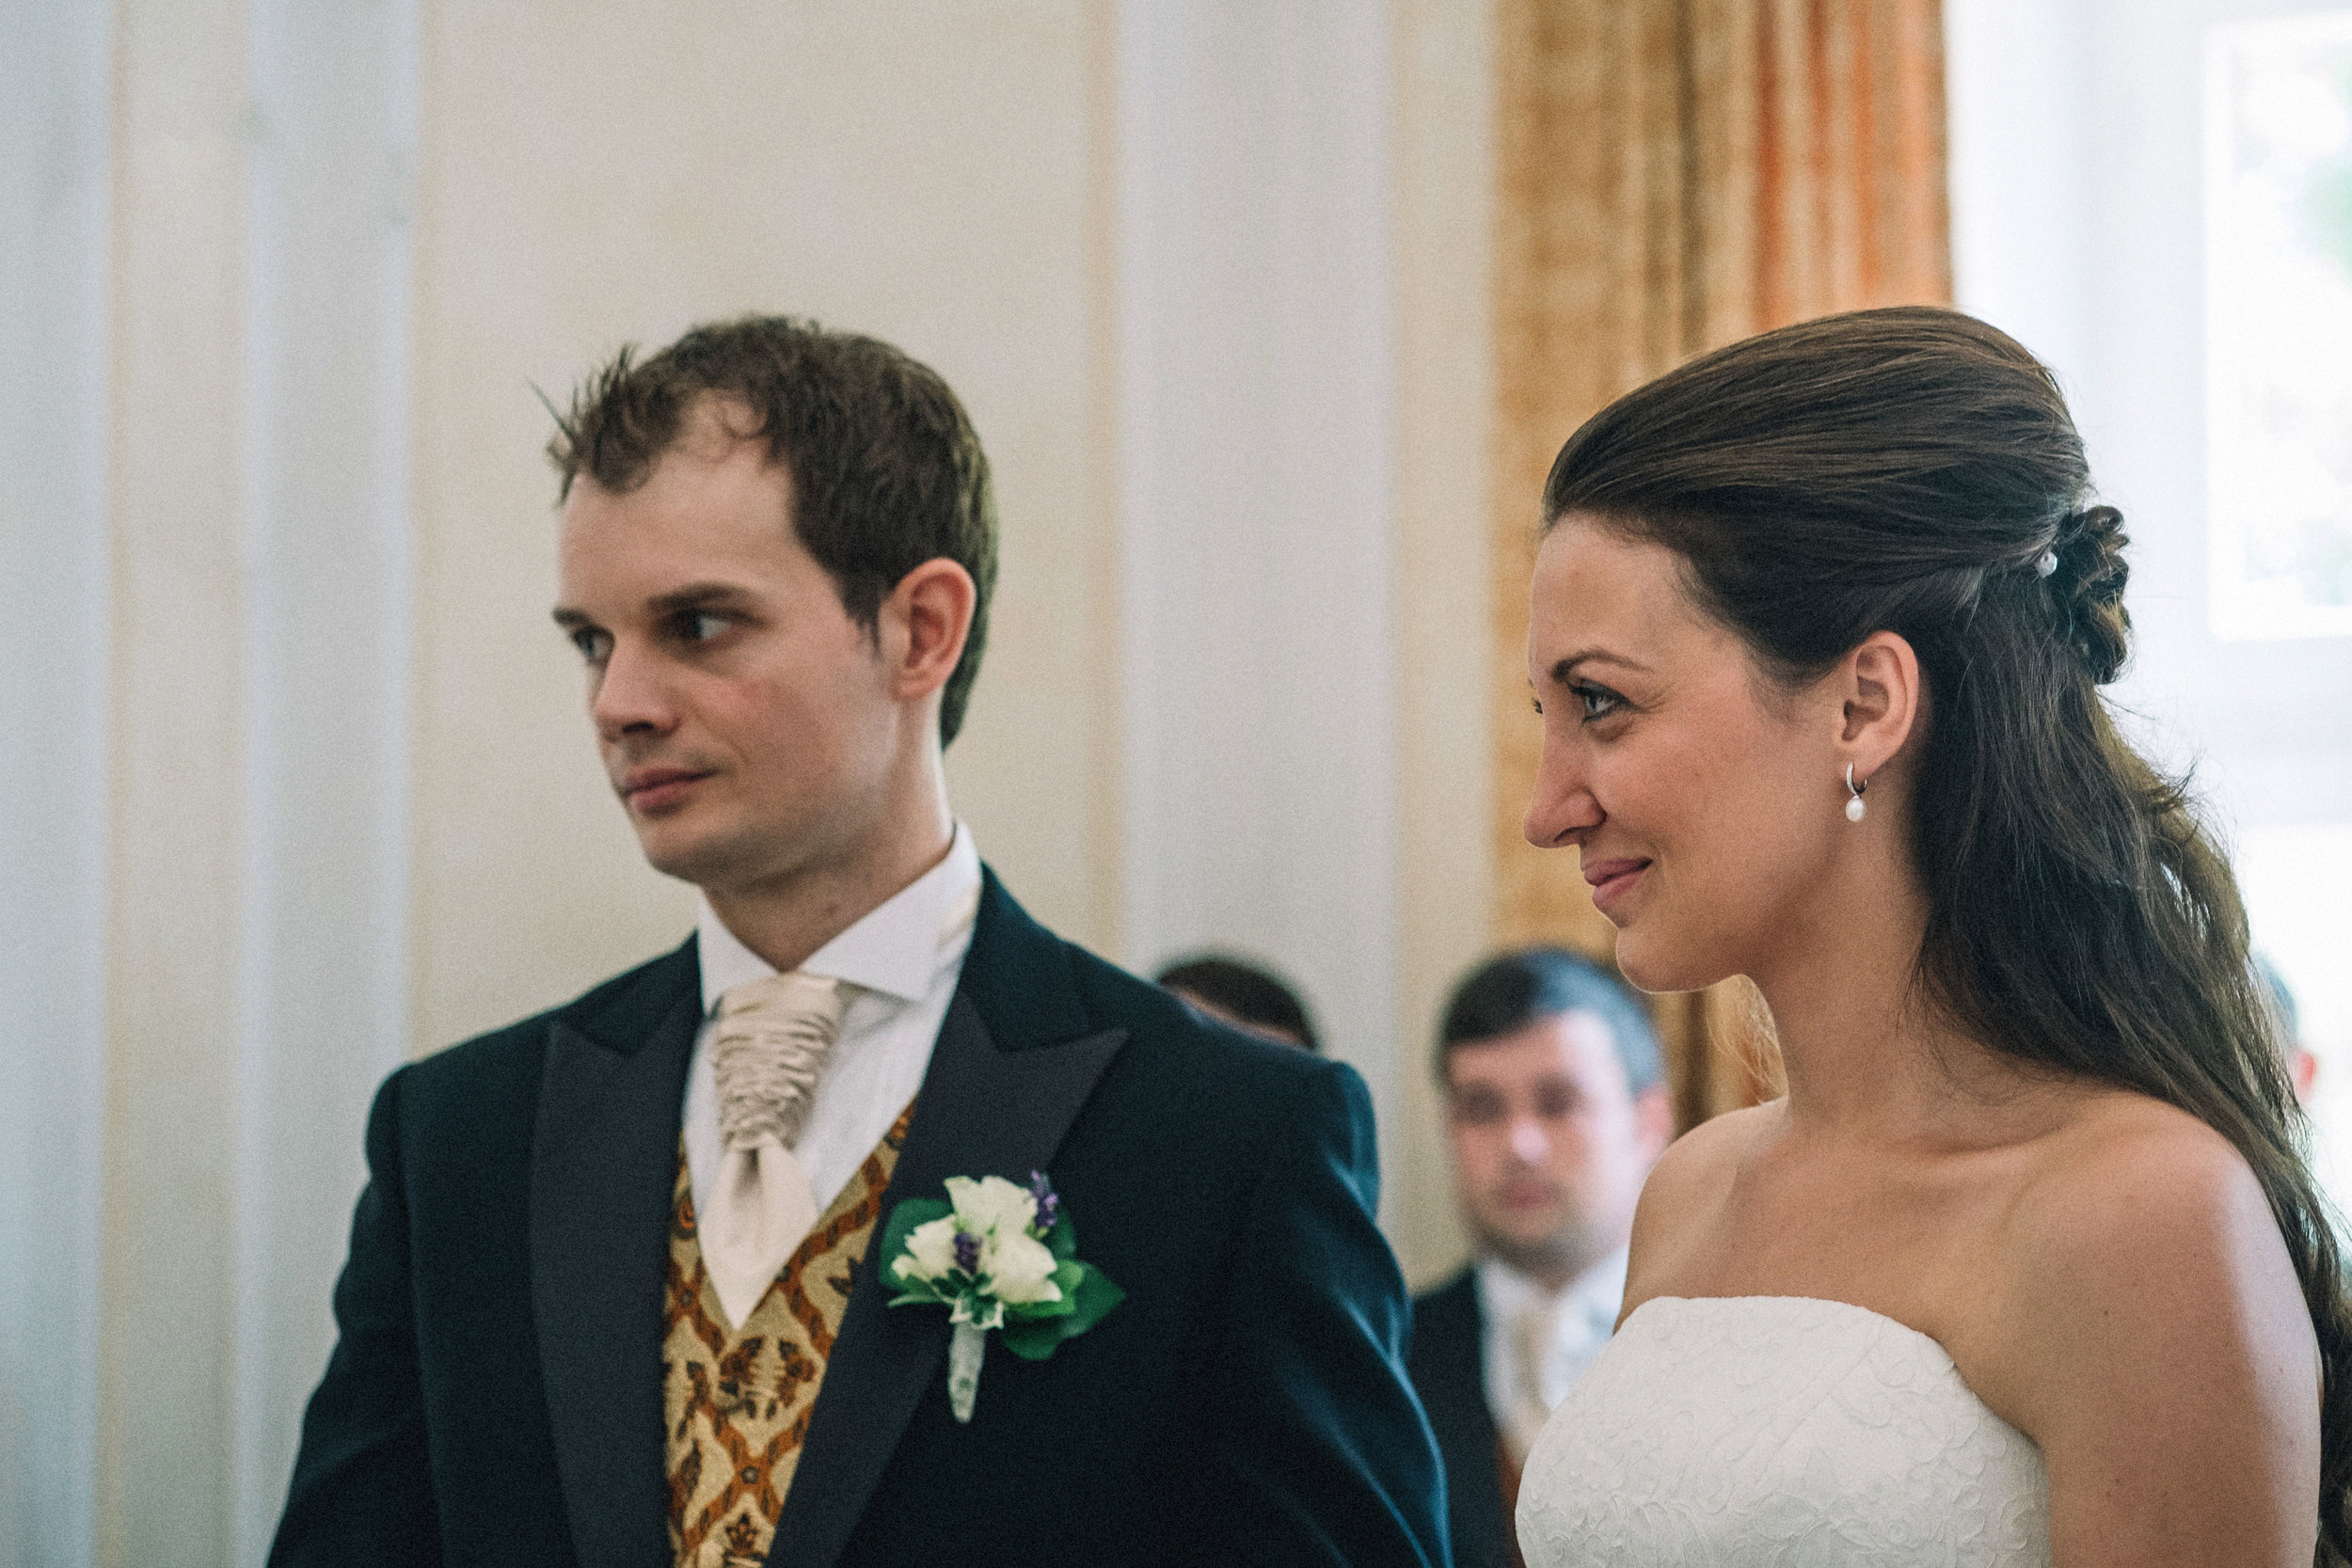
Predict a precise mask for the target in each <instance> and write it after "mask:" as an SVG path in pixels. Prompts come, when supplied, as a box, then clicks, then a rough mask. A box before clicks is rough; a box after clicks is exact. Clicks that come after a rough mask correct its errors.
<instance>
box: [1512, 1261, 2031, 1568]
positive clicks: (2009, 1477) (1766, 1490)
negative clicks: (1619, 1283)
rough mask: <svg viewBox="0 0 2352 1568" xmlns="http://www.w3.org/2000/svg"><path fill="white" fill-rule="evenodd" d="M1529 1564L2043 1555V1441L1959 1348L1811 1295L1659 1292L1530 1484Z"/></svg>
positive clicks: (2022, 1559)
mask: <svg viewBox="0 0 2352 1568" xmlns="http://www.w3.org/2000/svg"><path fill="white" fill-rule="evenodd" d="M1518 1530H1519V1545H1520V1549H1521V1551H1522V1552H1523V1553H1524V1555H1525V1557H1526V1559H1527V1563H1528V1568H1584V1565H1586V1564H1594V1565H1598V1564H1603V1563H1605V1564H1609V1565H1610V1568H1665V1565H1668V1564H1674V1565H1677V1568H1680V1565H1691V1568H1698V1565H1701V1564H1704V1565H1706V1568H1845V1565H1847V1564H1852V1565H1855V1568H1860V1565H1861V1564H1865V1563H1867V1564H1871V1565H1873V1568H1887V1565H1890V1564H1902V1565H1913V1564H1916V1565H1920V1568H1927V1565H1933V1568H1979V1565H1984V1568H1991V1565H1993V1564H2000V1565H2001V1568H2010V1565H2018V1564H2022V1565H2030V1568H2047V1564H2048V1563H2049V1561H2050V1502H2049V1485H2048V1481H2047V1480H2046V1478H2045V1477H2044V1475H2043V1472H2042V1451H2041V1450H2040V1449H2037V1448H2035V1447H2034V1445H2033V1443H2032V1442H2031V1441H2030V1440H2029V1439H2027V1438H2026V1436H2025V1434H2024V1433H2020V1432H2019V1431H2018V1430H2017V1429H2016V1428H2015V1427H2012V1426H2010V1424H2009V1423H2008V1422H2006V1421H2004V1420H2002V1419H2001V1418H1999V1417H1997V1416H1995V1415H1994V1414H1993V1412H1992V1411H1990V1410H1988V1409H1986V1408H1985V1406H1984V1403H1983V1402H1982V1401H1980V1400H1979V1399H1978V1398H1977V1396H1976V1395H1975V1394H1974V1393H1972V1392H1970V1390H1969V1387H1968V1386H1967V1385H1966V1384H1965V1383H1963V1382H1962V1381H1961V1378H1960V1373H1959V1371H1958V1370H1956V1369H1955V1368H1954V1367H1953V1365H1952V1358H1951V1357H1950V1356H1948V1355H1947V1354H1945V1353H1944V1347H1943V1346H1941V1345H1939V1344H1937V1343H1936V1342H1935V1341H1934V1340H1933V1339H1931V1338H1928V1337H1927V1336H1926V1335H1924V1334H1920V1333H1918V1332H1916V1331H1915V1330H1913V1329H1909V1328H1906V1327H1904V1326H1903V1325H1902V1324H1901V1323H1897V1322H1895V1321H1894V1320H1893V1319H1891V1318H1884V1317H1881V1316H1880V1315H1879V1314H1878V1313H1876V1312H1872V1311H1869V1310H1867V1308H1864V1307H1853V1306H1850V1305H1848V1304H1847V1303H1844V1302H1836V1301H1815V1300H1812V1299H1810V1298H1808V1297H1803V1296H1733V1297H1727V1298H1709V1299H1705V1300H1689V1299H1685V1298H1681V1297H1676V1296H1662V1297H1659V1298H1657V1299H1654V1300H1651V1301H1646V1302H1644V1303H1643V1304H1642V1306H1641V1307H1639V1308H1637V1309H1636V1310H1635V1311H1634V1313H1633V1315H1632V1316H1631V1317H1629V1318H1628V1319H1627V1320H1626V1321H1625V1323H1624V1325H1623V1326H1622V1327H1620V1328H1619V1329H1618V1331H1617V1335H1616V1338H1613V1339H1612V1340H1611V1341H1610V1342H1609V1346H1608V1348H1607V1349H1606V1350H1604V1351H1602V1352H1601V1354H1600V1356H1599V1358H1598V1359H1597V1360H1596V1361H1595V1362H1594V1363H1593V1365H1592V1366H1591V1368H1590V1369H1589V1370H1586V1372H1585V1373H1584V1376H1583V1378H1582V1379H1581V1381H1580V1382H1579V1383H1578V1384H1577V1386H1576V1387H1575V1388H1574V1389H1573V1390H1572V1391H1571V1392H1570V1393H1569V1395H1568V1398H1567V1401H1566V1402H1565V1403H1564V1404H1562V1405H1561V1406H1560V1408H1559V1409H1558V1410H1557V1411H1555V1412H1553V1414H1552V1418H1551V1420H1550V1421H1549V1423H1548V1424H1547V1425H1546V1426H1545V1428H1544V1432H1543V1435H1542V1437H1540V1438H1539V1439H1537V1441H1536V1444H1535V1448H1534V1451H1533V1452H1532V1453H1530V1454H1529V1455H1528V1459H1527V1467H1526V1470H1525V1473H1524V1475H1523V1476H1522V1478H1521V1481H1520V1485H1519V1506H1518Z"/></svg>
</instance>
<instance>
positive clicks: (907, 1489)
mask: <svg viewBox="0 0 2352 1568" xmlns="http://www.w3.org/2000/svg"><path fill="white" fill-rule="evenodd" d="M701 1013H702V1006H701V989H700V976H699V972H698V969H697V965H696V959H695V953H694V945H693V943H692V942H688V943H687V944H686V945H685V946H684V947H681V948H679V949H678V950H677V951H676V952H674V953H672V954H670V955H669V956H667V957H666V958H658V959H656V960H655V961H653V962H652V963H650V964H647V965H645V966H644V967H643V968H641V969H638V970H634V971H632V972H630V973H629V974H624V975H622V976H620V977H619V978H618V979H615V980H612V981H611V982H609V983H607V984H605V985H603V986H601V987H599V988H597V989H596V990H593V991H590V992H589V993H588V994H587V995H585V996H583V997H581V998H580V999H579V1000H578V1001H576V1002H574V1003H571V1004H570V1005H569V1006H564V1007H560V1008H557V1009H556V1010H555V1011H553V1012H551V1013H547V1014H543V1015H541V1016H540V1017H537V1018H533V1019H530V1020H527V1021H525V1022H521V1023H518V1024H516V1025H514V1026H513V1027H511V1028H508V1029H503V1030H501V1031H499V1032H498V1033H495V1034H491V1035H485V1036H484V1037H481V1038H479V1039H475V1040H471V1041H469V1042H468V1043H466V1044H464V1045H461V1046H458V1047H456V1048H454V1049H453V1050H450V1051H447V1052H444V1053H441V1054H439V1055H437V1056H434V1057H431V1058H428V1059H427V1060H424V1061H421V1062H417V1063H414V1064H412V1065H410V1066H408V1067H405V1068H403V1069H401V1070H399V1071H398V1072H395V1073H394V1074H393V1075H392V1076H391V1078H390V1079H389V1080H388V1081H387V1082H386V1084H385V1085H384V1087H383V1089H382V1090H381V1091H380V1092H379V1093H378V1095H377V1097H376V1101H375V1107H374V1110H373V1113H372V1114H371V1116H370V1117H369V1122H368V1133H367V1151H368V1164H369V1171H370V1180H369V1183H368V1187H367V1190H366V1191H365V1192H364V1193H363V1194H362V1195H361V1196H360V1199H359V1204H358V1212H357V1215H356V1217H355V1218H354V1220H353V1224H352V1239H351V1254H350V1259H349V1261H348V1262H347V1263H346V1264H345V1266H344V1269H343V1273H342V1278H341V1279H340V1281H339V1282H338V1283H337V1285H336V1289H335V1315H336V1321H337V1323H338V1324H339V1326H340V1329H341V1338H340V1340H339V1342H338V1343H337V1345H336V1348H335V1353H334V1355H333V1358H332V1359H331V1360H330V1361H329V1363H328V1365H327V1369H326V1378H325V1380H324V1381H323V1382H322V1383H321V1384H320V1386H319V1388H318V1391H317V1393H316V1394H315V1395H313V1396H312V1398H311V1401H310V1410H309V1413H308V1415H307V1417H306V1418H305V1419H304V1422H303V1433H302V1449H301V1453H300V1456H299V1458H298V1459H297V1460H296V1461H295V1465H294V1482H293V1487H292V1491H291V1495H290V1496H289V1497H288V1500H287V1504H286V1512H285V1515H284V1517H283V1519H282V1521H281V1522H280V1524H279V1528H278V1539H277V1543H276V1544H275V1546H274V1547H273V1549H272V1552H271V1557H270V1560H271V1562H272V1563H273V1564H286V1565H289V1568H292V1565H310V1564H316V1565H321V1568H326V1565H330V1564H331V1565H333V1568H371V1565H376V1564H385V1565H389V1564H396V1563H397V1564H411V1563H414V1564H452V1565H455V1564H463V1563H480V1564H485V1565H487V1564H498V1565H500V1568H524V1565H537V1564H547V1565H549V1568H554V1565H567V1568H568V1565H575V1564H576V1565H578V1568H666V1565H667V1564H668V1562H669V1556H670V1553H669V1544H668V1535H667V1525H666V1509H667V1502H666V1497H665V1492H664V1486H663V1479H662V1462H663V1453H664V1445H663V1433H662V1409H661V1394H662V1387H661V1384H662V1368H661V1305H662V1299H661V1298H662V1265H663V1262H664V1259H665V1258H666V1256H667V1245H668V1242H667V1222H668V1217H669V1207H670V1201H671V1194H672V1188H673V1183H674V1181H675V1176H676V1170H677V1159H678V1115H679V1107H680V1103H681V1100H682V1096H683V1094H684V1088H685V1081H686V1064H687V1059H688V1056H689V1053H690V1052H691V1047H692V1043H693V1038H694V1034H695V1030H696V1027H697V1024H698V1022H699V1021H700V1018H701ZM1033 1168H1037V1169H1043V1170H1046V1171H1048V1172H1049V1173H1050V1174H1051V1176H1052V1179H1053V1182H1054V1185H1055V1187H1056V1189H1057V1191H1058V1192H1059V1193H1060V1194H1061V1196H1062V1198H1063V1201H1064V1204H1065V1211H1064V1212H1066V1213H1068V1214H1069V1215H1070V1217H1071V1219H1072V1221H1073V1224H1074V1226H1075V1227H1076V1235H1077V1242H1078V1250H1079V1256H1080V1257H1082V1258H1084V1259H1086V1260H1087V1261H1089V1262H1091V1263H1093V1264H1095V1265H1097V1266H1098V1267H1100V1268H1101V1269H1103V1270H1104V1273H1106V1274H1107V1275H1110V1277H1111V1278H1112V1279H1113V1280H1115V1281H1116V1282H1117V1283H1119V1284H1120V1286H1122V1287H1123V1288H1124V1289H1125V1290H1126V1292H1127V1299H1126V1300H1125V1301H1124V1302H1122V1303H1121V1304H1120V1306H1119V1307H1117V1308H1116V1309H1115V1310H1113V1311H1112V1312H1111V1313H1110V1314H1109V1315H1108V1316H1107V1317H1105V1318H1104V1320H1103V1321H1102V1322H1101V1323H1098V1324H1097V1325H1096V1326H1095V1327H1094V1328H1093V1329H1092V1330H1091V1331H1089V1333H1087V1334H1084V1335H1082V1336H1080V1337H1078V1338H1073V1339H1070V1340H1067V1341H1065V1342H1063V1344H1062V1345H1061V1346H1060V1347H1059V1348H1058V1349H1057V1351H1056V1352H1055V1354H1054V1355H1053V1356H1052V1358H1051V1359H1050V1360H1046V1361H1042V1362H1027V1361H1023V1360H1021V1359H1019V1358H1017V1357H1015V1356H1013V1355H1010V1354H1007V1353H1005V1352H1004V1351H1003V1350H1002V1349H1001V1347H993V1346H992V1347H991V1350H990V1354H989V1355H988V1358H987V1363H986V1368H985V1370H984V1371H983V1373H982V1375H981V1379H980V1393H979V1402H978V1407H977V1412H976V1414H975V1416H974V1418H973V1420H972V1422H971V1424H970V1425H969V1426H960V1425H958V1424H957V1423H956V1422H955V1420H954V1419H953V1418H951V1417H950V1415H949V1413H948V1408H947V1396H946V1374H945V1364H946V1344H947V1326H948V1325H947V1322H946V1313H945V1312H944V1311H941V1310H938V1309H934V1308H918V1307H900V1308H896V1309H893V1308H891V1307H887V1306H886V1305H885V1302H886V1298H887V1295H888V1291H887V1290H886V1289H885V1287H884V1285H883V1283H882V1280H881V1279H880V1278H879V1277H878V1276H877V1270H876V1267H875V1260H874V1259H872V1258H871V1257H870V1256H869V1257H868V1259H867V1260H866V1264H865V1265H864V1266H863V1267H862V1268H861V1269H860V1270H859V1271H858V1276H857V1282H856V1285H855V1286H854V1288H853V1290H852V1292H851V1296H850V1302H849V1305H848V1307H847V1308H846V1316H845V1317H844V1319H843V1322H842V1328H841V1333H840V1336H839V1338H838V1339H837V1340H836V1342H835V1344H834V1351H833V1354H832V1357H831V1360H830V1362H829V1364H828V1368H827V1370H826V1374H825V1380H824V1383H823V1386H822V1387H821V1389H820V1391H819V1393H818V1399H817V1402H816V1405H815V1407H814V1408H813V1410H812V1411H811V1413H810V1418H809V1428H808V1434H807V1440H806V1446H805V1448H804V1449H803V1454H802V1458H801V1461H800V1465H799V1468H798V1471H797V1472H796V1474H795V1475H794V1477H793V1481H792V1487H791V1491H790V1493H789V1494H788V1496H787V1499H786V1504H785V1511H784V1516H783V1518H782V1520H781V1522H780V1523H779V1525H778V1528H777V1532H776V1540H775V1544H774V1547H773V1549H772V1550H771V1553H770V1556H769V1559H768V1560H769V1562H770V1563H771V1564H772V1565H777V1568H833V1565H834V1564H844V1565H847V1564H893V1565H898V1564H908V1563H917V1562H955V1563H961V1564H971V1565H985V1564H993V1563H1020V1564H1024V1565H1034V1564H1039V1563H1068V1564H1073V1565H1074V1564H1097V1563H1131V1562H1132V1563H1158V1562H1216V1563H1229V1562H1235V1563H1238V1562H1248V1563H1328V1564H1342V1563H1346V1564H1356V1565H1359V1568H1373V1565H1383V1564H1396V1565H1400V1568H1404V1565H1412V1568H1426V1565H1430V1564H1442V1563H1443V1562H1445V1561H1446V1560H1447V1547H1446V1527H1445V1517H1444V1510H1445V1502H1444V1492H1443V1481H1442V1479H1441V1477H1440V1473H1439V1470H1438V1458H1437V1453H1436V1449H1435V1447H1434V1443H1433V1440H1432V1438H1431V1435H1430V1432H1429V1426H1428V1423H1427V1422H1426V1420H1425V1419H1424V1418H1422V1412H1421V1407H1420V1405H1419V1404H1418V1403H1417V1402H1415V1400H1414V1397H1413V1394H1412V1391H1411V1388H1410V1386H1409V1384H1408V1382H1407V1379H1406V1372H1405V1367H1404V1347H1405V1342H1406V1334H1407V1332H1408V1328H1409V1323H1408V1307H1407V1302H1406V1295H1405V1290H1404V1283H1403V1280H1402V1279H1401V1277H1400V1276H1399V1275H1398V1273H1397V1269H1396V1263H1395V1260H1394V1259H1393V1258H1392V1257H1391V1254H1390V1252H1389V1248H1388V1246H1387V1243H1385V1242H1384V1241H1383V1240H1382V1239H1381V1236H1380V1233H1379V1231H1378V1229H1377V1228H1376V1227H1375V1224H1374V1219H1373V1215H1374V1212H1375V1206H1376V1196H1377V1183H1378V1177H1377V1173H1376V1169H1375V1158H1374V1145H1373V1120H1372V1108H1371V1103H1370V1101H1369V1098H1368V1097H1367V1095H1366V1094H1365V1091H1364V1086H1363V1084H1362V1082H1361V1080H1359V1078H1358V1077H1357V1076H1356V1074H1355V1073H1354V1072H1353V1071H1351V1070H1350V1069H1347V1068H1345V1067H1344V1066H1342V1065H1340V1064H1337V1063H1333V1062H1328V1061H1325V1060H1323V1059H1321V1058H1319V1057H1316V1056H1312V1055H1310V1054H1309V1053H1305V1052H1302V1051H1293V1050H1290V1049H1288V1048H1285V1047H1279V1046H1270V1045H1266V1044H1263V1043H1262V1042H1259V1041H1256V1040H1252V1039H1250V1038H1248V1037H1244V1036H1242V1035H1240V1034H1237V1033H1235V1032H1232V1031H1230V1030H1227V1029H1224V1028H1221V1027H1218V1026H1216V1025H1215V1024H1213V1023H1209V1022H1205V1021H1203V1020H1202V1019H1200V1017H1198V1016H1197V1015H1195V1014H1194V1013H1192V1012H1191V1011H1190V1010H1188V1009H1187V1008H1185V1007H1184V1006H1182V1005H1181V1004H1179V1003H1178V1002H1176V1001H1175V1000H1174V999H1173V998H1171V997H1169V996H1168V995H1167V994H1166V993H1164V992H1162V991H1160V990H1158V989H1157V988H1155V987H1152V986H1149V985H1146V984H1145V983H1143V982H1142V981H1140V980H1137V979H1136V978H1134V977H1133V976H1131V975H1128V974H1123V973H1122V972H1120V971H1119V970H1117V969H1115V968H1113V967H1111V966H1110V965H1108V964H1106V963H1104V962H1103V961H1102V960H1100V959H1098V958H1093V957H1091V956H1090V955H1089V954H1087V953H1085V952H1082V951H1081V950H1079V949H1077V948H1075V947H1073V946H1071V945H1070V944H1068V943H1066V942H1062V941H1060V940H1059V939H1058V938H1057V937H1055V936H1054V935H1052V934H1051V933H1050V932H1048V931H1046V930H1045V929H1044V928H1042V927H1040V926H1038V925H1037V924H1036V923H1034V922H1033V921H1031V920H1030V919H1029V918H1028V916H1027V915H1025V913H1023V912H1022V911H1021V908H1020V906H1019V905H1017V904H1015V903H1014V902H1013V900H1012V899H1011V897H1010V896H1009V895H1007V894H1006V892H1005V891H1004V889H1003V887H1002V886H1001V885H1000V884H999V883H998V882H997V880H996V879H995V878H994V876H993V874H991V875H989V876H988V877H987V878H986V879H985V884H984V887H983V892H982V896H981V903H980V912H979V919H978V925H977V927H976V929H975V931H974V933H973V938H972V947H971V951H970V953H969V955H968V957H967V958H966V959H965V963H964V968H963V974H962V978H961V983H960V985H959V987H958V989H957V992H956V996H955V1000H954V1002H953V1003H952V1004H951V1005H950V1006H949V1009H948V1013H947V1018H946V1023H945V1024H944V1026H943V1027H942V1029H941V1032H940V1037H939V1041H938V1044H937V1046H936V1048H935V1049H934V1051H933V1053H932V1057H931V1062H930V1069H929V1072H928V1075H927V1076H926V1078H925V1079H924V1082H923V1088H922V1093H921V1095H920V1097H919V1098H918V1099H917V1101H916V1102H915V1112H914V1122H913V1124H912V1126H911V1127H910V1129H909V1131H908V1134H907V1143H906V1147H905V1148H904V1150H903V1151H902V1152H901V1154H900V1156H899V1161H898V1170H897V1174H896V1177H895V1179H894V1180H893V1182H892V1186H891V1189H890V1192H889V1194H888V1196H887V1198H886V1199H885V1209H886V1208H887V1206H888V1204H890V1203H894V1202H896V1201H897V1200H898V1198H899V1197H900V1196H940V1193H941V1189H940V1183H941V1181H942V1180H944V1179H945V1178H946V1177H949V1176H980V1175H985V1174H995V1175H1000V1176H1005V1177H1009V1178H1012V1179H1015V1180H1026V1179H1027V1177H1028V1175H1029V1172H1030V1171H1031V1170H1032V1169H1033ZM881 1228H882V1227H879V1226H878V1227H876V1230H875V1234H876V1236H877V1238H879V1237H880V1235H881ZM877 1244H879V1242H877Z"/></svg>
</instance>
